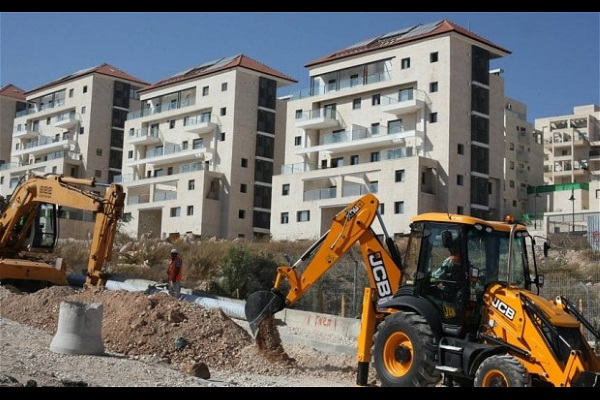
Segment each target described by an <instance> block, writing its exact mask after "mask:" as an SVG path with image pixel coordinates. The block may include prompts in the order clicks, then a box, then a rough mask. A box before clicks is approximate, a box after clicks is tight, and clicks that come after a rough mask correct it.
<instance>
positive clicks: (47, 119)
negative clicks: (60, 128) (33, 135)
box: [46, 117, 52, 125]
mask: <svg viewBox="0 0 600 400" xmlns="http://www.w3.org/2000/svg"><path fill="white" fill-rule="evenodd" d="M50 122H52V119H51V118H50V117H48V118H46V125H50Z"/></svg>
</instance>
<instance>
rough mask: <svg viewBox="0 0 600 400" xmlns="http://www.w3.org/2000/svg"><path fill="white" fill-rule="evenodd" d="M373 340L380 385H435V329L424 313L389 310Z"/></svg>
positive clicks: (375, 364)
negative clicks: (389, 312)
mask: <svg viewBox="0 0 600 400" xmlns="http://www.w3.org/2000/svg"><path fill="white" fill-rule="evenodd" d="M373 341H374V345H373V353H372V355H373V365H374V367H375V371H376V372H377V378H378V379H379V381H380V382H381V386H395V387H420V386H435V384H437V383H438V382H439V381H440V379H441V377H442V374H441V372H440V371H439V370H437V369H435V365H436V361H435V355H436V350H435V349H436V347H435V345H434V344H433V332H432V330H431V327H430V326H429V324H428V323H427V321H426V320H425V318H424V317H423V316H421V315H418V314H415V313H414V312H404V311H402V312H396V313H393V314H390V315H388V316H387V317H386V318H385V320H384V321H383V322H381V323H380V324H379V326H378V327H377V332H376V333H375V336H374V337H373Z"/></svg>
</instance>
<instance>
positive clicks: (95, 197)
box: [0, 174, 125, 292]
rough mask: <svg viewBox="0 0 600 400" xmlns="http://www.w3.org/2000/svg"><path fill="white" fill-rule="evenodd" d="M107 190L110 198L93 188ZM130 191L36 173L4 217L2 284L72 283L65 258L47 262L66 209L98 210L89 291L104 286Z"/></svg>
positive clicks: (0, 230)
mask: <svg viewBox="0 0 600 400" xmlns="http://www.w3.org/2000/svg"><path fill="white" fill-rule="evenodd" d="M97 186H104V187H106V192H105V194H104V196H101V195H100V194H99V193H98V192H97V191H94V190H92V189H91V188H94V187H97ZM124 204H125V193H124V192H123V187H122V186H121V185H118V184H114V183H113V184H101V183H98V182H96V180H95V179H80V178H73V177H68V176H62V175H52V174H47V175H30V176H29V177H28V178H26V179H24V180H22V181H21V182H20V183H19V184H18V185H17V186H16V187H15V189H14V190H13V193H12V194H11V196H10V197H9V198H8V202H7V203H6V206H5V207H4V209H3V210H2V214H1V215H0V283H1V284H12V285H13V286H15V287H17V288H19V289H21V290H23V291H28V292H32V291H36V290H39V289H41V288H44V287H47V286H52V285H67V284H68V282H67V267H66V263H65V262H63V259H62V258H60V257H57V258H54V259H52V260H51V261H47V258H52V257H49V256H46V257H41V256H40V254H51V253H53V252H54V249H55V247H56V244H57V241H58V238H59V223H58V221H59V218H58V213H59V212H60V207H63V206H64V207H70V208H75V209H79V210H87V211H92V212H94V214H95V225H94V232H93V237H92V243H91V249H90V254H89V259H88V265H87V273H86V281H85V284H84V286H85V287H103V286H105V285H106V280H107V278H108V276H107V274H106V273H105V271H104V270H103V268H104V266H105V262H107V261H110V260H111V258H112V254H111V252H112V246H113V242H114V238H115V234H116V231H117V223H118V221H119V220H120V219H121V218H122V216H123V208H124Z"/></svg>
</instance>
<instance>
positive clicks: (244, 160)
mask: <svg viewBox="0 0 600 400" xmlns="http://www.w3.org/2000/svg"><path fill="white" fill-rule="evenodd" d="M242 168H248V159H247V158H242Z"/></svg>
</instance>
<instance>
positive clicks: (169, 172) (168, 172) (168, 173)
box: [167, 167, 173, 175]
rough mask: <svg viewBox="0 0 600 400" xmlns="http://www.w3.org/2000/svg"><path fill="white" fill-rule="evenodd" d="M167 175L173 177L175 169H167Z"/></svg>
mask: <svg viewBox="0 0 600 400" xmlns="http://www.w3.org/2000/svg"><path fill="white" fill-rule="evenodd" d="M167 175H173V167H167Z"/></svg>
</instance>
